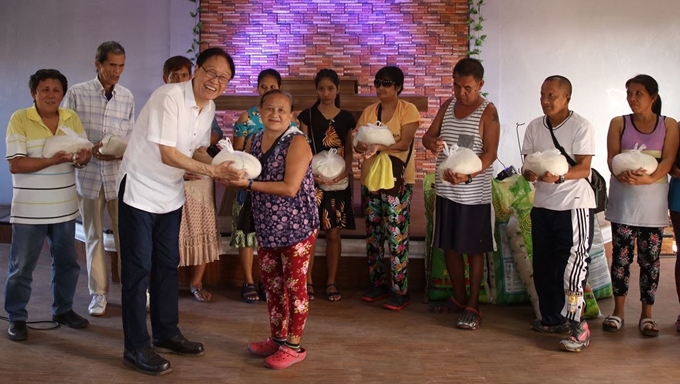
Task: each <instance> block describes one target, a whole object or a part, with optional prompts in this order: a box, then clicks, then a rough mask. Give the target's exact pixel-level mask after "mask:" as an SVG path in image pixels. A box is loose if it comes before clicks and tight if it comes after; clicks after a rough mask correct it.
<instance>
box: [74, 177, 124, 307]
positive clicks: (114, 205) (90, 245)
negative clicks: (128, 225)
mask: <svg viewBox="0 0 680 384" xmlns="http://www.w3.org/2000/svg"><path fill="white" fill-rule="evenodd" d="M78 205H79V206H80V216H81V217H82V220H83V231H84V232H85V251H86V253H87V257H86V259H87V276H88V288H89V289H90V295H94V294H99V295H104V294H108V293H109V263H108V261H107V257H106V250H105V249H104V233H103V228H102V217H103V213H104V208H106V210H107V211H108V213H109V217H111V226H112V228H111V229H112V230H113V239H114V242H115V245H116V251H118V250H119V249H120V242H119V240H118V199H115V200H110V201H106V198H105V197H104V188H102V189H101V191H100V192H99V198H97V199H95V200H92V199H86V198H84V197H82V196H80V195H78ZM118 276H120V257H119V258H118Z"/></svg>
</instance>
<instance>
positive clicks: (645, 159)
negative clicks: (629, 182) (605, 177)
mask: <svg viewBox="0 0 680 384" xmlns="http://www.w3.org/2000/svg"><path fill="white" fill-rule="evenodd" d="M645 148H647V146H646V145H644V144H642V145H640V146H639V147H638V145H637V143H636V144H635V148H633V149H631V150H630V151H626V152H621V153H619V154H618V155H616V156H614V158H613V159H612V170H613V171H614V174H615V175H617V176H618V175H620V174H621V173H623V172H625V171H635V170H638V169H640V168H642V169H643V170H644V171H645V172H646V173H647V174H648V175H651V174H652V173H654V171H656V168H657V167H658V166H659V163H658V162H657V161H656V159H655V158H654V157H653V156H651V155H648V154H646V153H642V151H643V150H645Z"/></svg>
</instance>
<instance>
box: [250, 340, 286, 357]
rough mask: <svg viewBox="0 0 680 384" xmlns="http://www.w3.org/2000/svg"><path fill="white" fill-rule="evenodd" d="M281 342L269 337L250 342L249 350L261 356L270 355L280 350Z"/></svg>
mask: <svg viewBox="0 0 680 384" xmlns="http://www.w3.org/2000/svg"><path fill="white" fill-rule="evenodd" d="M279 347H280V345H279V343H277V342H276V341H274V339H272V338H271V337H268V338H267V340H265V341H260V342H257V343H250V344H248V351H250V353H252V354H253V355H256V356H260V357H268V356H271V355H273V354H275V353H276V352H277V351H278V350H279Z"/></svg>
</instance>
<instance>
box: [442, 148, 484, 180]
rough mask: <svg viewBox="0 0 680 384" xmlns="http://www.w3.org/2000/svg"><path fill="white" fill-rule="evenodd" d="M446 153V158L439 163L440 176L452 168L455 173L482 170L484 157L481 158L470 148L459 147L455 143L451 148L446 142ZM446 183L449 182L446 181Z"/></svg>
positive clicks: (470, 172)
mask: <svg viewBox="0 0 680 384" xmlns="http://www.w3.org/2000/svg"><path fill="white" fill-rule="evenodd" d="M444 155H445V156H446V160H444V161H442V163H441V164H440V165H439V169H438V171H439V177H440V178H441V176H442V175H443V174H444V171H445V170H447V169H450V170H451V172H453V173H458V174H461V175H471V174H473V173H476V172H479V171H481V170H482V159H480V158H479V156H477V155H476V154H475V153H474V152H473V151H472V150H471V149H470V148H465V147H459V146H458V145H457V144H453V146H451V148H449V146H448V145H447V144H446V143H444ZM444 182H445V183H448V182H446V181H444Z"/></svg>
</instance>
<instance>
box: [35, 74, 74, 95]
mask: <svg viewBox="0 0 680 384" xmlns="http://www.w3.org/2000/svg"><path fill="white" fill-rule="evenodd" d="M47 79H55V80H59V82H60V83H61V87H62V88H63V91H64V94H66V89H67V88H68V81H67V80H66V76H64V75H62V74H61V72H59V71H57V70H56V69H39V70H38V71H37V72H36V73H34V74H32V75H31V78H30V79H29V80H28V88H29V89H30V90H31V94H35V93H36V91H37V90H38V84H40V82H41V81H43V80H47Z"/></svg>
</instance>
